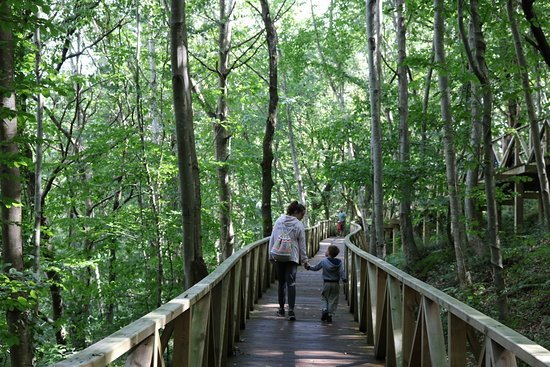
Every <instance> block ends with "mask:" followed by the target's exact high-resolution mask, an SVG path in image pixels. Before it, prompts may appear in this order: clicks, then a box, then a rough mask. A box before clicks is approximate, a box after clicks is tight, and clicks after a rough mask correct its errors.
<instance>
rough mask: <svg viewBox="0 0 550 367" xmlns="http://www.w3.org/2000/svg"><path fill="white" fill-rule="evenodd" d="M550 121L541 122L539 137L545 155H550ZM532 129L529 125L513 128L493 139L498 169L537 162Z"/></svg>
mask: <svg viewBox="0 0 550 367" xmlns="http://www.w3.org/2000/svg"><path fill="white" fill-rule="evenodd" d="M549 129H550V126H549V123H548V121H544V122H541V123H539V137H540V145H541V148H542V154H543V156H546V155H548V153H549V145H550V134H549V132H548V130H549ZM531 135H532V131H531V128H530V127H529V125H523V126H520V127H518V128H516V129H513V130H512V131H511V132H510V133H508V134H507V135H504V136H501V137H498V138H497V139H494V140H493V154H494V157H495V160H496V162H495V163H496V167H495V168H497V169H504V170H505V169H510V168H514V167H517V166H520V165H525V164H529V163H534V162H535V155H534V146H533V139H532V136H531Z"/></svg>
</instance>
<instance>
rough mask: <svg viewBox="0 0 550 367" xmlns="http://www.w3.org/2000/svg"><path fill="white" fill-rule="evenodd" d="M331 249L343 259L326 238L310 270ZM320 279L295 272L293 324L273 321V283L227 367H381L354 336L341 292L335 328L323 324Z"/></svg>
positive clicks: (363, 340) (334, 240)
mask: <svg viewBox="0 0 550 367" xmlns="http://www.w3.org/2000/svg"><path fill="white" fill-rule="evenodd" d="M331 243H334V244H335V245H337V246H338V247H339V248H340V256H339V257H340V258H341V257H342V256H343V253H344V251H343V247H344V241H343V239H342V238H328V239H326V240H324V241H323V242H321V249H320V251H319V253H317V255H316V256H315V258H313V259H311V260H310V264H312V265H314V264H317V262H319V261H320V260H321V259H322V258H323V257H324V254H325V251H326V248H327V246H328V245H329V244H331ZM321 274H322V270H320V271H317V272H314V271H306V270H305V269H304V268H303V267H302V266H300V267H299V268H298V275H297V284H296V307H295V313H296V321H288V320H287V319H286V318H281V317H278V316H276V312H277V309H278V307H279V305H278V301H277V283H273V284H272V285H271V287H270V288H269V289H268V290H267V292H266V293H264V294H263V296H262V298H261V299H260V300H259V303H258V304H256V305H255V306H254V311H252V312H251V313H250V319H249V320H247V323H246V329H245V330H242V331H241V340H240V342H239V343H237V350H236V351H235V355H234V356H232V357H230V358H229V359H228V363H227V366H256V367H276V366H277V367H282V366H285V367H290V366H300V367H306V366H331V367H335V366H373V367H374V366H376V367H379V366H385V364H384V362H382V361H376V359H375V358H374V356H373V347H372V346H367V345H366V337H365V335H364V334H363V333H360V332H359V331H358V324H357V323H356V322H354V321H353V315H352V314H351V313H349V308H348V306H347V301H346V299H345V297H344V295H343V290H342V291H341V292H342V293H341V296H340V304H339V306H338V310H337V312H336V314H335V315H334V316H333V323H332V324H327V323H325V322H322V321H321V319H320V318H321V289H322V287H323V279H322V275H321Z"/></svg>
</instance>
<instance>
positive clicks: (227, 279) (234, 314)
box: [53, 221, 334, 367]
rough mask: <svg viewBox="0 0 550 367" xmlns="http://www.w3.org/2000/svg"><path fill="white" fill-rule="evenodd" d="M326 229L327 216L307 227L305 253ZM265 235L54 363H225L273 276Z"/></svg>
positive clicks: (63, 366)
mask: <svg viewBox="0 0 550 367" xmlns="http://www.w3.org/2000/svg"><path fill="white" fill-rule="evenodd" d="M330 231H334V228H333V225H331V224H330V223H329V222H328V221H325V222H322V223H320V224H317V225H316V226H313V227H310V228H308V229H306V243H307V252H308V256H313V255H314V254H315V253H317V251H318V250H319V243H320V241H321V239H324V238H327V237H329V235H330ZM268 240H269V239H268V238H264V239H262V240H259V241H256V242H254V243H253V244H251V245H248V246H246V247H244V248H242V249H240V250H239V251H237V252H236V253H234V254H233V255H232V256H231V257H230V258H228V259H227V260H225V261H224V262H223V263H222V264H220V265H219V266H218V267H217V268H216V270H214V271H213V272H212V273H211V274H209V275H208V276H207V277H206V278H204V279H203V280H201V281H200V282H199V283H198V284H196V285H194V286H193V287H192V288H189V289H188V290H187V291H185V292H184V293H182V294H181V295H180V296H178V297H176V298H174V299H172V300H171V301H169V302H168V303H166V304H164V305H162V306H161V307H159V308H157V309H156V310H154V311H152V312H150V313H149V314H147V315H145V316H143V317H142V318H140V319H139V320H137V321H134V322H133V323H131V324H129V325H128V326H126V327H124V328H123V329H121V330H119V331H117V332H115V333H114V334H112V335H110V336H108V337H107V338H105V339H103V340H100V341H99V342H97V343H95V344H93V345H92V346H90V347H88V348H86V349H85V350H83V351H81V352H79V353H76V354H74V355H73V356H71V357H70V358H68V359H66V360H64V361H61V362H59V363H56V364H54V365H53V366H55V367H84V366H94V367H96V366H107V365H109V364H110V363H112V362H114V361H117V362H118V361H120V362H125V365H126V366H164V365H165V361H169V362H168V364H169V365H171V366H174V367H179V366H191V367H201V366H225V364H226V359H227V355H228V354H229V353H230V352H231V351H232V350H233V347H234V344H235V342H236V341H238V340H239V335H240V334H239V333H240V330H241V329H244V327H245V325H246V320H247V319H248V318H249V313H250V311H251V310H253V309H254V304H255V303H256V302H257V301H258V298H260V297H261V295H262V294H263V293H264V292H265V290H266V289H267V288H268V287H269V285H270V284H271V283H272V282H273V280H274V272H273V266H272V265H271V264H270V263H269V261H268V257H267V250H268V246H267V243H268ZM168 345H170V348H167V347H168ZM168 349H169V350H170V353H167V350H168Z"/></svg>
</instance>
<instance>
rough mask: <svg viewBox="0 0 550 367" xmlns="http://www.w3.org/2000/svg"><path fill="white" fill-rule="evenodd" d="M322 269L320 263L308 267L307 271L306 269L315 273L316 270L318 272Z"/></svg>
mask: <svg viewBox="0 0 550 367" xmlns="http://www.w3.org/2000/svg"><path fill="white" fill-rule="evenodd" d="M322 267H323V266H322V264H321V262H318V263H317V265H313V266H310V267H309V269H307V270H311V271H317V270H320V269H321V268H322Z"/></svg>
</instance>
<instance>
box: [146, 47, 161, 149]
mask: <svg viewBox="0 0 550 367" xmlns="http://www.w3.org/2000/svg"><path fill="white" fill-rule="evenodd" d="M147 47H148V49H149V72H150V74H151V75H150V77H149V86H150V87H151V91H152V94H151V133H152V136H153V142H155V143H157V144H158V143H160V141H161V139H162V136H163V131H162V121H161V115H160V113H159V107H158V101H157V95H158V91H157V85H158V83H157V66H156V48H155V41H154V40H153V39H151V38H150V39H148V40H147Z"/></svg>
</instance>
